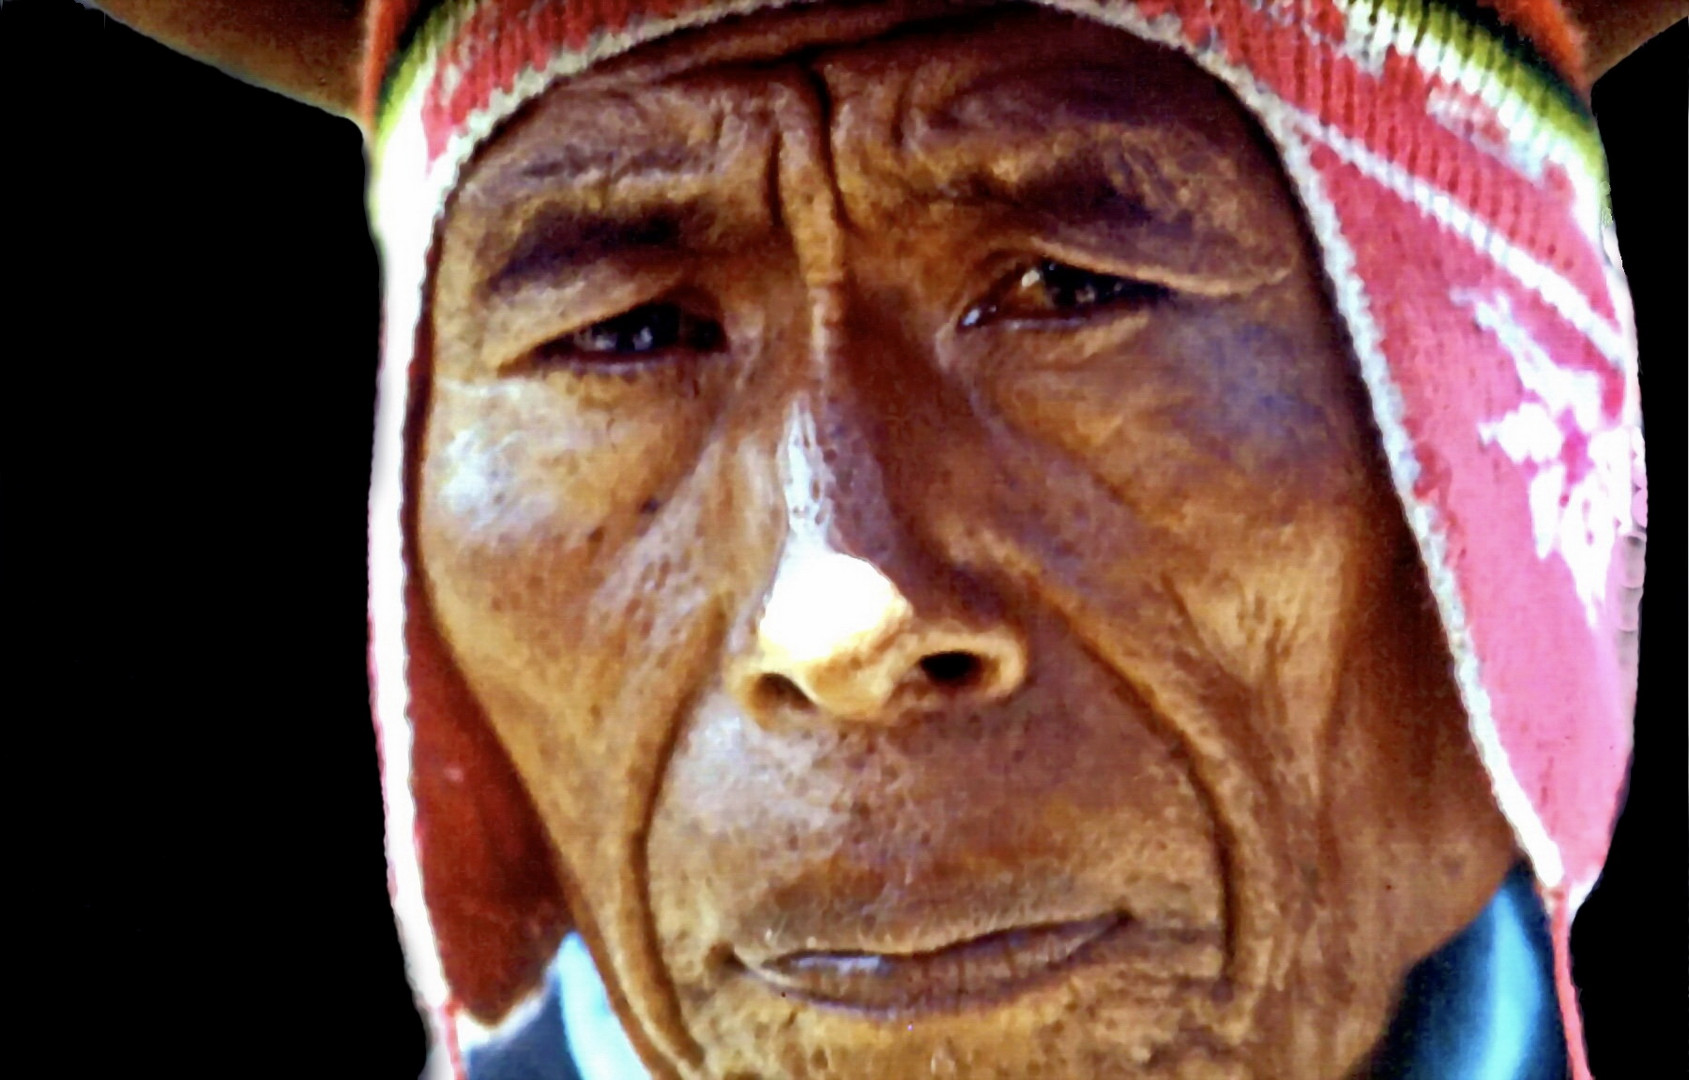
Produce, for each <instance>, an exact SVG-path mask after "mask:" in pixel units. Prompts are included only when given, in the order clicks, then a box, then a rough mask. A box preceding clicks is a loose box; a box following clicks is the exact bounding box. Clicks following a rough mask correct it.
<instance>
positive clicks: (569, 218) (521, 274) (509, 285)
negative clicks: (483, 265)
mask: <svg viewBox="0 0 1689 1080" xmlns="http://www.w3.org/2000/svg"><path fill="white" fill-rule="evenodd" d="M710 218H711V215H708V214H706V213H704V212H703V210H702V208H701V207H699V206H697V205H696V204H679V205H674V206H666V207H660V208H657V207H654V208H652V209H651V210H650V211H648V212H644V213H637V214H634V215H631V216H630V215H620V214H605V213H594V212H591V211H581V210H577V209H573V208H551V209H546V210H542V211H540V212H539V213H538V214H536V215H535V216H534V217H533V218H531V219H530V220H529V221H528V222H526V223H525V224H524V225H523V226H522V228H521V230H520V231H519V232H518V234H517V235H516V237H515V239H514V241H513V242H511V243H510V244H509V245H508V247H507V248H506V250H505V251H504V252H503V253H501V254H493V256H492V258H491V259H489V260H488V261H489V262H492V263H495V264H496V265H495V267H494V269H493V270H492V271H491V273H489V274H488V275H487V276H486V278H485V280H484V281H483V283H482V289H483V291H484V292H486V293H487V294H489V295H502V294H508V293H511V292H515V291H517V290H518V289H520V288H522V287H523V286H524V285H528V284H531V283H533V282H535V281H538V280H544V279H547V278H553V277H556V276H557V275H559V274H561V273H563V272H566V271H567V270H569V269H571V268H573V267H578V266H584V265H586V264H589V263H592V262H596V261H599V260H602V259H605V258H609V257H612V256H616V255H627V254H629V253H632V252H662V251H672V252H678V251H681V250H682V249H684V248H685V247H686V246H687V245H686V238H687V237H689V236H699V235H705V234H707V233H708V232H709V230H710V227H711V224H712V222H711V220H710Z"/></svg>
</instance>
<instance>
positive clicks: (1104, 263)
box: [1021, 235, 1290, 300]
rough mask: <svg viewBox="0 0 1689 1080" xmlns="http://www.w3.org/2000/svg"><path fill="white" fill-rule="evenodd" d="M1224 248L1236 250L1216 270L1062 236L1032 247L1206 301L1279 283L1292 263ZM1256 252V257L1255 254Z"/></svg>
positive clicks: (1202, 241) (1045, 255) (1205, 241)
mask: <svg viewBox="0 0 1689 1080" xmlns="http://www.w3.org/2000/svg"><path fill="white" fill-rule="evenodd" d="M1213 243H1214V241H1213V240H1211V239H1209V238H1206V237H1203V238H1193V239H1191V240H1190V241H1188V243H1187V244H1186V245H1183V246H1188V247H1191V248H1195V247H1197V246H1198V245H1203V246H1208V245H1212V244H1213ZM1224 246H1225V247H1229V248H1232V249H1234V250H1233V251H1231V252H1227V253H1225V254H1224V255H1222V256H1221V257H1220V258H1219V259H1218V260H1217V261H1218V263H1219V265H1217V266H1214V267H1213V268H1195V267H1188V266H1180V265H1176V264H1175V263H1174V262H1173V260H1171V259H1169V258H1165V257H1163V258H1155V257H1151V256H1150V255H1148V254H1137V253H1133V252H1126V251H1122V250H1119V249H1115V248H1111V247H1107V246H1104V245H1100V244H1097V243H1096V242H1094V241H1092V242H1090V243H1085V242H1081V241H1079V240H1078V239H1077V238H1076V239H1073V240H1069V239H1064V238H1062V237H1060V236H1059V235H1058V236H1056V237H1050V236H1045V237H1041V238H1038V239H1036V240H1034V241H1033V242H1032V243H1031V244H1030V245H1029V247H1030V249H1031V254H1032V256H1033V257H1034V258H1041V259H1050V260H1053V261H1055V262H1059V263H1066V264H1067V265H1069V266H1072V267H1076V268H1077V269H1080V270H1085V271H1088V272H1090V273H1093V274H1106V275H1108V276H1110V277H1120V278H1130V279H1132V280H1134V281H1142V282H1145V283H1146V284H1150V285H1159V286H1161V287H1162V288H1165V289H1167V290H1169V291H1171V292H1173V293H1175V294H1178V295H1182V296H1190V297H1198V298H1201V299H1205V300H1223V299H1228V298H1233V297H1238V296H1244V295H1247V294H1248V293H1252V292H1254V291H1256V290H1257V289H1261V288H1265V287H1267V286H1269V285H1275V284H1277V283H1278V282H1280V281H1283V280H1284V279H1285V277H1286V276H1288V275H1289V273H1290V264H1289V263H1288V262H1287V261H1286V262H1276V261H1275V262H1273V263H1267V260H1264V259H1261V258H1260V254H1261V253H1259V252H1248V251H1244V250H1242V248H1241V245H1236V244H1228V245H1224ZM1210 250H1212V249H1211V248H1210ZM1252 255H1253V256H1255V257H1254V258H1251V257H1250V256H1252ZM1021 259H1022V260H1023V261H1024V260H1025V259H1026V256H1025V255H1022V256H1021ZM1264 263H1265V265H1263V264H1264Z"/></svg>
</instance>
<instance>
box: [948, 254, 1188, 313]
mask: <svg viewBox="0 0 1689 1080" xmlns="http://www.w3.org/2000/svg"><path fill="white" fill-rule="evenodd" d="M1171 296H1172V290H1171V289H1168V288H1167V287H1166V286H1164V285H1157V284H1155V283H1153V282H1148V281H1140V280H1138V279H1136V278H1126V277H1116V276H1115V275H1113V274H1098V273H1093V272H1092V271H1090V270H1082V269H1080V268H1079V267H1077V266H1069V265H1068V264H1066V263H1060V262H1056V261H1055V260H1054V259H1040V260H1039V261H1038V262H1036V263H1034V264H1033V265H1031V266H1029V267H1026V268H1025V269H1023V270H1021V271H1020V272H1019V273H1017V274H1016V275H1014V276H1013V277H1012V278H1010V279H1008V280H1007V281H1005V282H1003V283H1002V284H1001V285H999V286H998V287H997V288H996V289H995V290H993V292H992V294H991V296H990V297H989V298H987V299H986V300H984V301H982V302H981V303H979V304H976V305H974V306H973V307H972V308H969V309H968V311H967V313H966V314H964V315H963V316H962V325H963V326H964V327H971V326H980V325H983V324H984V323H987V322H993V321H997V320H1002V319H1007V320H1015V321H1037V320H1044V319H1051V320H1060V319H1070V318H1076V317H1082V316H1084V315H1087V314H1090V313H1091V312H1093V311H1096V310H1099V309H1104V308H1107V309H1125V310H1128V311H1133V310H1141V309H1143V308H1147V307H1152V306H1154V305H1156V304H1159V303H1161V302H1162V301H1164V300H1167V299H1168V298H1169V297H1171Z"/></svg>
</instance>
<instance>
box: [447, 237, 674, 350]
mask: <svg viewBox="0 0 1689 1080" xmlns="http://www.w3.org/2000/svg"><path fill="white" fill-rule="evenodd" d="M685 277H686V268H685V267H683V266H671V267H668V268H665V269H662V270H653V268H651V267H640V268H634V267H628V266H626V265H621V266H618V265H615V264H613V263H605V264H599V265H596V266H592V267H587V268H584V269H583V270H581V271H580V272H579V273H576V274H573V275H570V277H568V278H567V279H564V280H561V281H543V282H535V283H532V284H529V285H525V286H523V287H522V288H521V289H518V290H516V291H514V292H512V293H511V294H509V295H508V296H506V297H503V298H499V299H494V300H489V301H488V302H487V303H486V313H485V314H484V316H483V317H482V321H481V328H482V329H481V341H480V348H479V350H478V355H479V360H480V363H481V365H482V366H483V367H484V368H486V369H488V370H491V371H494V372H498V373H504V372H508V371H512V370H515V369H516V368H517V367H519V366H521V364H522V363H523V362H524V360H525V359H526V358H527V357H528V355H529V354H530V353H532V352H533V351H534V350H535V349H538V348H539V347H540V346H542V345H544V344H546V343H547V342H549V341H553V340H555V339H557V338H560V337H566V336H568V335H569V334H573V333H576V332H577V331H580V330H585V329H586V328H587V327H589V326H593V325H594V324H596V323H601V322H604V321H606V320H608V319H613V318H615V317H616V316H618V315H623V314H626V313H627V312H629V311H632V310H634V309H635V308H638V307H642V306H644V305H646V304H653V303H658V302H660V301H662V300H664V299H665V298H667V297H672V296H673V295H674V293H675V290H676V289H677V288H678V287H679V286H680V284H681V282H682V281H683V280H684V279H685Z"/></svg>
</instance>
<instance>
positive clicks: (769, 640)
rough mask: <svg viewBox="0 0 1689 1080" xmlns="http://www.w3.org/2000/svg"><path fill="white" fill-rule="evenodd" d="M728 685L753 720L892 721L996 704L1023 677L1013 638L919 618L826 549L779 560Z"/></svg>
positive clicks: (885, 584) (896, 595) (879, 577)
mask: <svg viewBox="0 0 1689 1080" xmlns="http://www.w3.org/2000/svg"><path fill="white" fill-rule="evenodd" d="M738 668H739V670H738V671H737V672H735V677H734V679H733V682H734V683H735V684H736V685H735V687H734V689H735V692H736V696H737V697H738V698H739V700H740V702H741V704H742V705H744V706H745V707H746V708H747V709H749V710H750V712H751V713H752V715H753V716H754V717H757V718H766V717H769V716H772V715H774V714H776V713H779V712H781V711H783V710H784V711H788V712H796V713H810V712H819V713H824V714H826V715H828V716H831V717H834V718H837V719H841V720H848V721H853V722H857V723H881V724H892V723H898V722H900V721H902V720H903V719H906V718H908V717H910V716H913V715H916V714H919V713H922V712H929V711H932V710H935V709H940V708H944V707H946V706H954V705H959V704H964V703H975V704H977V703H983V702H986V701H991V700H995V699H998V698H1001V697H1003V696H1006V695H1007V694H1009V693H1011V692H1013V690H1014V689H1015V688H1016V687H1018V686H1019V685H1020V683H1021V681H1022V679H1023V678H1024V677H1025V674H1026V655H1025V649H1024V646H1023V645H1022V643H1021V641H1020V638H1019V635H1018V634H1016V633H1015V632H1014V631H1013V630H1011V629H1010V628H1008V627H1006V626H985V627H975V626H969V625H966V624H964V623H962V622H960V621H957V620H954V619H946V618H939V619H929V618H925V617H923V616H922V615H921V614H920V613H918V612H916V611H915V609H914V608H913V606H912V605H911V604H910V603H909V601H908V599H907V598H905V597H904V595H903V594H902V593H901V592H900V591H899V590H898V588H897V586H896V585H895V584H893V583H892V581H891V579H890V578H888V577H886V575H885V574H884V573H882V572H881V571H880V570H879V569H878V568H877V567H875V566H874V565H873V564H872V563H870V562H868V561H866V560H863V559H859V558H856V557H854V556H851V555H845V554H843V553H841V552H837V551H832V550H829V549H825V548H822V549H819V550H817V549H815V548H800V549H799V550H796V551H791V552H789V553H788V557H787V558H785V559H783V560H782V561H781V565H780V568H779V570H778V571H777V572H776V577H775V582H774V585H773V587H772V588H771V589H770V591H769V594H768V597H767V601H766V603H765V605H764V607H763V611H762V614H761V617H760V618H759V619H758V621H757V624H756V637H755V642H754V645H753V647H752V649H751V650H750V655H748V656H747V657H745V658H744V660H743V662H742V663H741V664H740V665H738Z"/></svg>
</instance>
